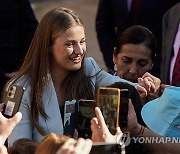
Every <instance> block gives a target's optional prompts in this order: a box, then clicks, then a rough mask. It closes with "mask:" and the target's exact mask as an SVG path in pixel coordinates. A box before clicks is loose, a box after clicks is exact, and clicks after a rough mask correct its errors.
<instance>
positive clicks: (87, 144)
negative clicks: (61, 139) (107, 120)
mask: <svg viewBox="0 0 180 154" xmlns="http://www.w3.org/2000/svg"><path fill="white" fill-rule="evenodd" d="M91 148H92V141H91V140H90V139H83V138H79V139H78V140H77V141H76V140H74V139H73V138H69V139H68V140H67V141H66V142H65V143H64V144H63V145H62V146H61V148H60V149H59V150H58V151H57V152H56V154H70V153H73V154H89V152H90V150H91Z"/></svg>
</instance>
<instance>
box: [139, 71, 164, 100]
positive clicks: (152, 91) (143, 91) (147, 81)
mask: <svg viewBox="0 0 180 154" xmlns="http://www.w3.org/2000/svg"><path fill="white" fill-rule="evenodd" d="M138 83H139V85H138V86H137V87H136V89H137V91H138V92H139V94H140V97H141V98H145V97H147V96H154V98H155V97H157V95H156V94H157V93H158V90H159V88H160V85H161V80H160V79H159V78H156V77H155V76H153V75H151V74H150V73H148V72H146V73H145V74H144V75H143V76H142V77H141V78H138Z"/></svg>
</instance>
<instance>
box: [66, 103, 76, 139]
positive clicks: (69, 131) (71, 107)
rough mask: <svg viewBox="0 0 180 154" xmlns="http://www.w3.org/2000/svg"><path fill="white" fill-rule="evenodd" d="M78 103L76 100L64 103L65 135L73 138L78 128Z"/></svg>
mask: <svg viewBox="0 0 180 154" xmlns="http://www.w3.org/2000/svg"><path fill="white" fill-rule="evenodd" d="M77 117H78V103H77V101H76V100H72V101H66V102H65V103H64V135H67V136H70V137H73V134H74V131H75V129H76V128H77Z"/></svg>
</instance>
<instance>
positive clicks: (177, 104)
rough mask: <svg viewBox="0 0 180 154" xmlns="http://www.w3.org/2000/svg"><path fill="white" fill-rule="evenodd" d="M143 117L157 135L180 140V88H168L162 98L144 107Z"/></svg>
mask: <svg viewBox="0 0 180 154" xmlns="http://www.w3.org/2000/svg"><path fill="white" fill-rule="evenodd" d="M141 115H142V118H143V120H144V122H145V123H146V125H147V126H148V127H149V128H150V129H151V130H152V131H154V132H155V133H157V134H159V135H161V136H166V137H179V138H180V87H173V86H172V87H167V88H166V89H165V91H164V93H163V94H162V96H161V97H159V98H157V99H154V100H153V101H150V102H148V103H147V104H145V105H144V107H143V108H142V111H141Z"/></svg>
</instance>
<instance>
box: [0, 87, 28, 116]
mask: <svg viewBox="0 0 180 154" xmlns="http://www.w3.org/2000/svg"><path fill="white" fill-rule="evenodd" d="M24 90H25V88H24V87H23V86H18V85H11V86H10V87H9V89H8V91H7V93H6V96H5V101H4V104H5V105H4V108H3V112H2V114H3V115H4V116H5V117H6V118H11V117H13V116H14V115H15V114H16V113H17V112H18V110H19V106H20V103H21V99H22V96H23V93H24Z"/></svg>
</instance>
